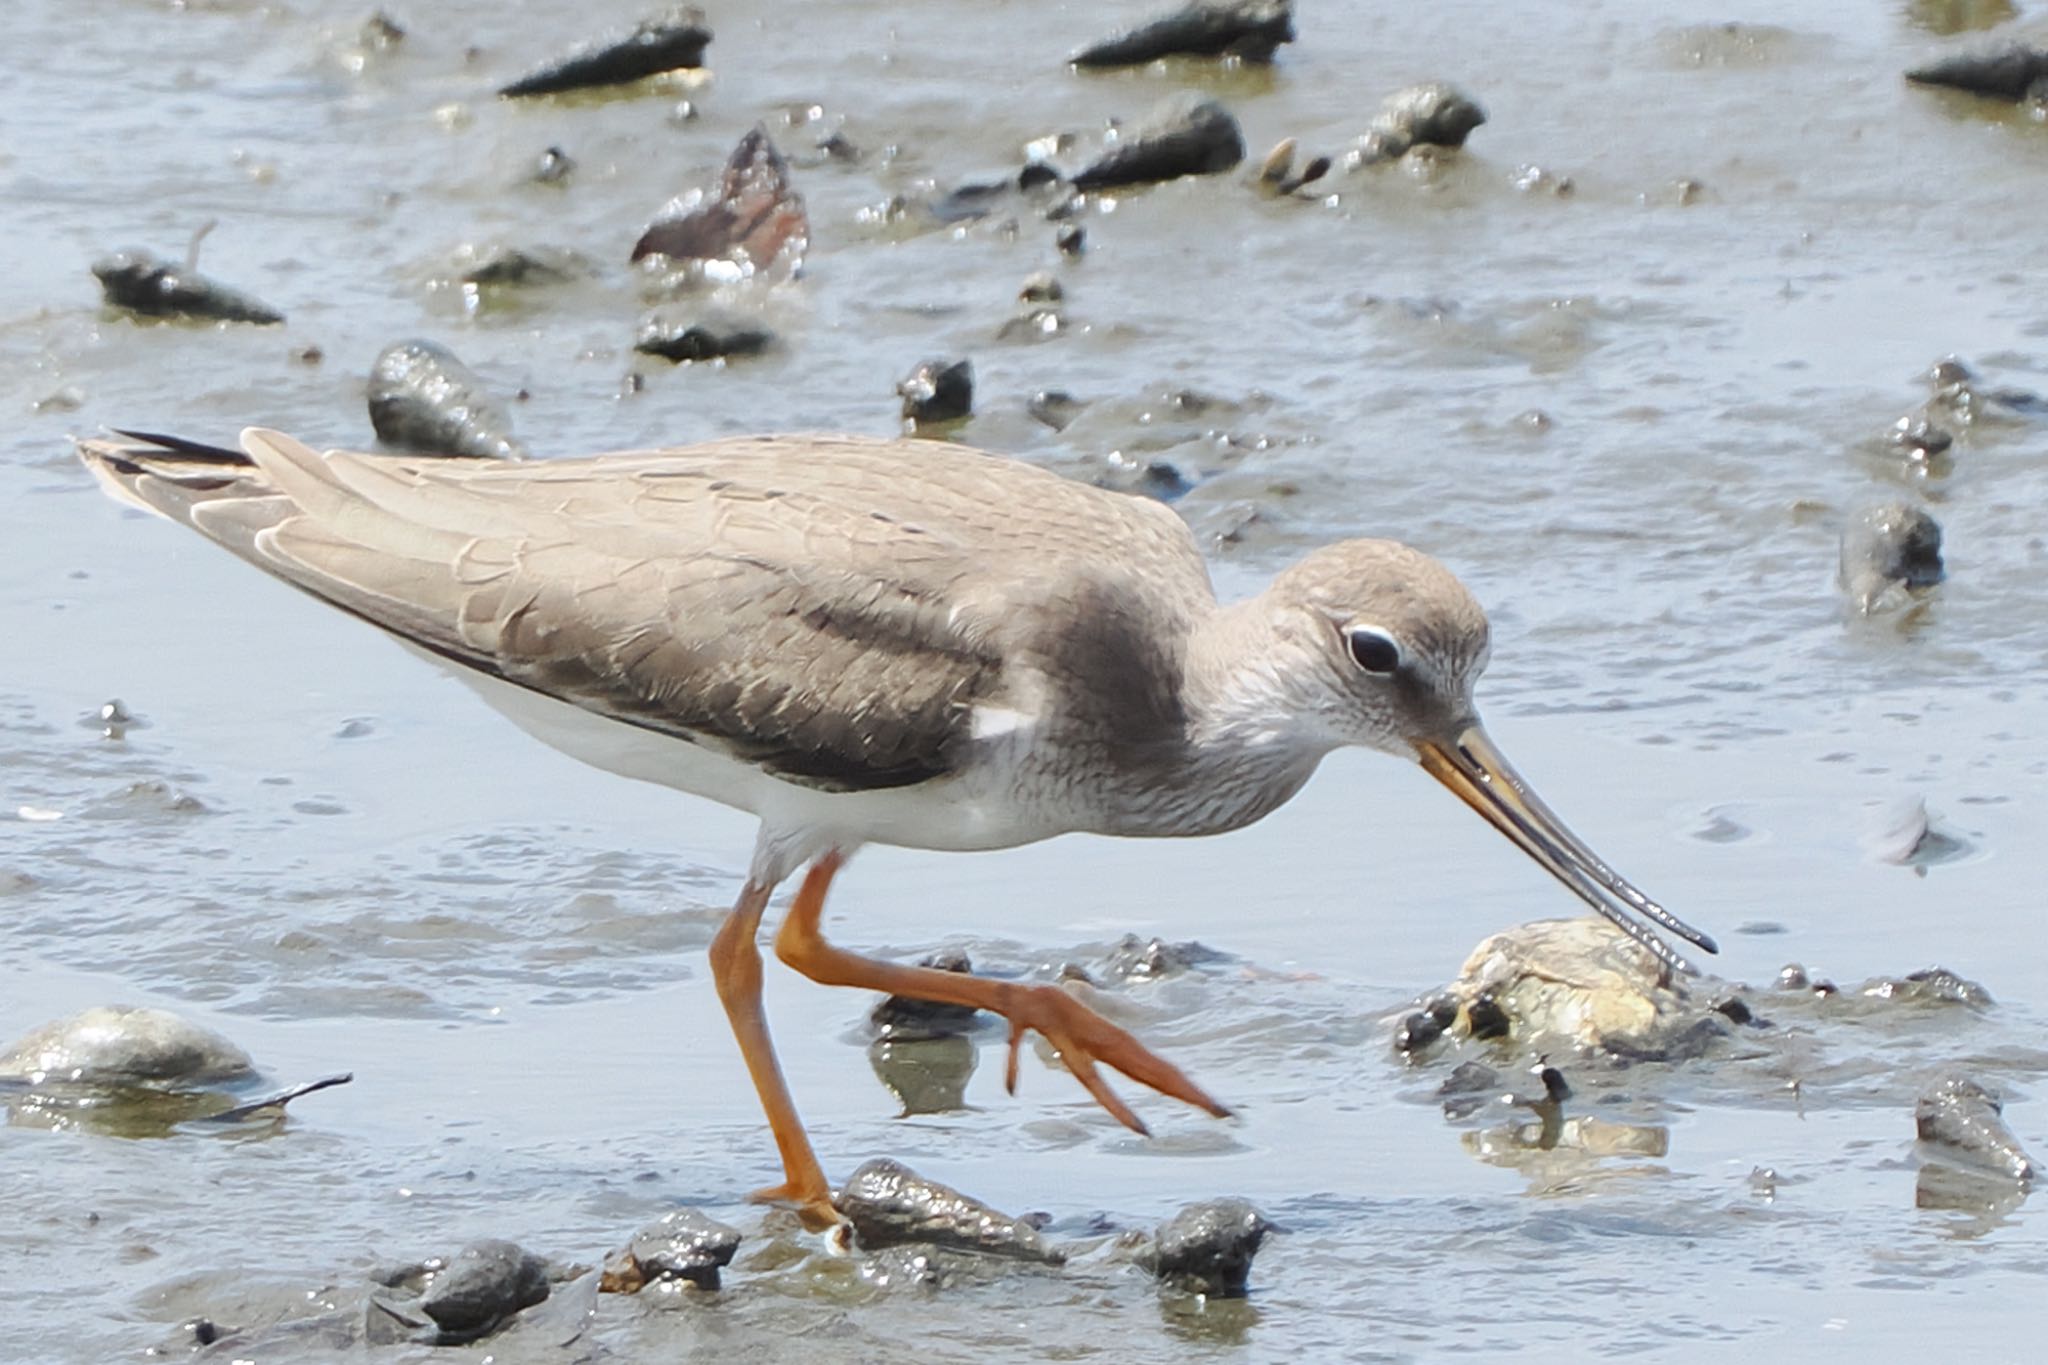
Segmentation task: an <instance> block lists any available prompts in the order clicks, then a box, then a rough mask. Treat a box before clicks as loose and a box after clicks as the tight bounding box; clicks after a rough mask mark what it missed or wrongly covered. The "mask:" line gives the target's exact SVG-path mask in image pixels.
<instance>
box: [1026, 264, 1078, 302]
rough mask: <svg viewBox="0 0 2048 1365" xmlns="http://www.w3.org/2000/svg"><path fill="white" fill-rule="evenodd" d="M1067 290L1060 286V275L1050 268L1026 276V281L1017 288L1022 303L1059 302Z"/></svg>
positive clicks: (1064, 296)
mask: <svg viewBox="0 0 2048 1365" xmlns="http://www.w3.org/2000/svg"><path fill="white" fill-rule="evenodd" d="M1066 296H1067V291H1066V290H1065V289H1064V288H1062V287H1061V286H1060V282H1059V278H1058V276H1056V275H1054V274H1053V273H1052V272H1051V271H1050V270H1039V271H1035V272H1033V273H1032V274H1029V275H1026V276H1025V277H1024V283H1023V285H1022V286H1021V287H1019V288H1018V290H1017V300H1018V302H1020V303H1059V302H1060V301H1061V300H1063V299H1065V298H1066Z"/></svg>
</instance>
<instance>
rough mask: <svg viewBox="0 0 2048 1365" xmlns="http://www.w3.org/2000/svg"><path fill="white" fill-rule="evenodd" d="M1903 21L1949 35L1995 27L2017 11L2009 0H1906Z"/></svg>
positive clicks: (1930, 31) (1929, 30) (1916, 26)
mask: <svg viewBox="0 0 2048 1365" xmlns="http://www.w3.org/2000/svg"><path fill="white" fill-rule="evenodd" d="M1905 8H1906V22H1907V23H1909V24H1911V25H1913V26H1914V27H1915V28H1924V29H1926V30H1927V31H1928V32H1929V33H1938V34H1941V35H1942V36H1943V37H1948V36H1949V35H1951V34H1956V33H1968V32H1971V31H1972V30H1974V29H1984V28H1996V27H1997V26H1998V25H2000V24H2002V23H2004V22H2005V21H2006V20H2008V19H2010V18H2012V17H2013V16H2014V15H2016V14H2018V13H2019V11H2018V10H2017V9H2015V8H2014V7H2013V3H2012V0H1906V7H1905Z"/></svg>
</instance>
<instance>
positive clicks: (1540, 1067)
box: [1533, 1062, 1572, 1104]
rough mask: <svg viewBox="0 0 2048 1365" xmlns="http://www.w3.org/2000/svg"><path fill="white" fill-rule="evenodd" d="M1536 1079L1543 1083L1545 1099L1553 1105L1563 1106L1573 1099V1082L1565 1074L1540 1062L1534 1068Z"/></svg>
mask: <svg viewBox="0 0 2048 1365" xmlns="http://www.w3.org/2000/svg"><path fill="white" fill-rule="evenodd" d="M1533 1070H1534V1071H1535V1074H1536V1079H1537V1080H1538V1081H1539V1082H1541V1083H1542V1086H1543V1098H1544V1099H1546V1100H1548V1101H1549V1102H1550V1103H1552V1104H1563V1103H1564V1102H1565V1101H1566V1100H1568V1099H1570V1098H1571V1097H1572V1087H1571V1082H1569V1081H1567V1080H1566V1079H1565V1078H1564V1073H1563V1072H1562V1071H1559V1070H1558V1069H1557V1068H1556V1067H1554V1066H1551V1065H1549V1064H1548V1063H1545V1062H1538V1063H1537V1064H1536V1066H1535V1067H1534V1068H1533Z"/></svg>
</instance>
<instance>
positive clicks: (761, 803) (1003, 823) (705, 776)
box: [414, 650, 1072, 857]
mask: <svg viewBox="0 0 2048 1365" xmlns="http://www.w3.org/2000/svg"><path fill="white" fill-rule="evenodd" d="M414 652H415V653H419V654H421V655H422V656H423V657H425V658H429V659H432V660H433V661H434V662H435V663H436V664H439V665H440V666H441V667H442V668H444V669H446V670H447V671H448V672H450V673H452V674H454V676H455V677H457V678H459V679H460V680H461V681H462V682H463V683H464V684H465V685H466V686H468V687H470V688H471V689H472V690H474V691H475V692H476V693H477V695H478V696H480V697H482V698H483V699H484V700H485V701H486V702H488V703H490V705H491V706H492V708H493V709H495V710H497V711H498V712H499V713H500V714H502V715H504V716H505V717H506V718H507V719H509V720H510V721H512V723H513V724H515V725H517V726H518V727H519V728H520V729H522V730H524V731H526V733H528V734H530V735H532V736H533V737H534V738H535V739H538V740H540V741H541V742H542V743H544V744H547V745H548V746H550V747H552V748H555V749H558V750H560V751H561V752H563V753H565V754H567V755H569V756H570V757H571V758H575V759H579V760H581V761H582V762H584V763H588V764H590V765H591V766H592V767H596V768H602V769H604V770H605V771H606V772H611V773H617V774H618V775H619V776H621V777H630V778H634V779H635V780H637V781H641V782H652V783H654V784H656V785H657V786H663V787H672V788H674V789H676V790H677V791H685V792H689V793H691V794H692V795H695V796H702V797H705V798H707V799H709V800H712V801H717V802H719V803H721V804H723V805H727V806H732V807H735V808H737V809H739V810H744V811H752V812H753V813H754V814H756V815H758V816H760V817H761V821H762V825H763V829H764V836H765V837H766V838H767V839H770V840H774V841H776V842H779V843H788V844H790V845H791V846H792V852H793V853H794V854H796V855H797V856H799V857H803V856H809V855H810V854H812V853H815V852H818V851H822V849H823V848H824V847H825V846H827V845H834V844H836V845H838V846H841V847H845V848H852V847H855V846H858V845H860V844H862V843H878V844H896V845H899V846H901V847H904V848H930V849H942V850H962V851H964V850H974V849H991V848H1011V847H1014V846H1015V845H1017V844H1028V843H1033V842H1035V841H1037V840H1039V839H1047V838H1051V837H1052V836H1054V835H1056V834H1062V833H1065V832H1066V831H1067V830H1068V829H1070V828H1072V826H1070V825H1067V824H1065V823H1064V822H1062V821H1059V820H1057V819H1048V818H1046V817H1045V816H1044V815H1043V814H1042V813H1039V812H1034V811H1033V810H1031V809H1028V808H1024V807H1020V806H1018V805H1017V804H1015V803H1013V802H1012V801H1011V800H1009V799H1006V798H1008V797H1009V796H1010V794H1011V793H1010V792H1009V790H1007V788H1008V783H1007V782H1006V781H1005V780H1004V777H1003V774H1004V772H1005V771H1006V769H1007V766H1008V765H1007V764H1004V763H1001V762H995V763H987V764H978V765H977V766H976V767H975V768H974V769H972V770H971V771H970V772H969V773H966V774H962V775H960V776H956V777H948V778H942V779H939V780H938V781H934V782H925V783H920V784H919V785H917V786H914V787H890V788H885V789H881V790H877V791H866V792H827V791H819V790H817V789H816V788H812V787H805V786H800V785H798V784H796V783H792V782H784V781H782V780H781V779H780V778H776V777H773V776H771V775H769V774H768V773H766V772H763V771H762V770H761V769H760V768H757V767H755V766H754V765H753V764H750V763H746V762H742V761H741V760H739V759H736V758H733V757H732V756H731V755H729V754H727V753H725V752H724V751H722V750H720V749H718V748H715V747H713V746H711V745H706V744H692V743H690V742H689V741H688V740H683V739H677V738H675V737H673V736H670V735H665V734H661V733H659V732H658V731H654V730H646V729H642V728H640V727H639V726H635V725H628V724H625V723H623V722H621V721H615V720H608V719H606V718H604V717H603V716H600V715H597V714H596V713H595V712H591V711H586V710H584V709H583V708H582V707H580V706H574V705H571V704H570V703H568V702H564V701H558V700H556V699H555V698H553V697H550V696H547V695H546V694H544V693H541V692H536V691H533V690H532V689H530V688H525V687H520V686H518V685H516V684H514V683H508V682H505V681H503V680H502V679H499V678H494V677H491V676H490V675H489V674H486V673H479V672H477V671H476V670H474V669H469V668H463V667H461V666H460V665H451V664H450V663H449V662H448V661H447V660H445V659H441V658H439V657H438V656H435V655H432V654H429V653H426V652H425V651H422V650H415V651H414ZM1016 738H1017V740H1018V741H1019V742H1021V741H1022V740H1023V739H1024V736H1023V735H1022V734H1021V733H1019V734H1018V735H1017V736H1016Z"/></svg>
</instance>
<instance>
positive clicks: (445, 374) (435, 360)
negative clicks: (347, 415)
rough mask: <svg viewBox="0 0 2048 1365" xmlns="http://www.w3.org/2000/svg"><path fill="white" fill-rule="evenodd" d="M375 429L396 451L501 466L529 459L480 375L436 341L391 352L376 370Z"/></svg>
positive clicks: (372, 376) (372, 391)
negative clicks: (490, 460)
mask: <svg viewBox="0 0 2048 1365" xmlns="http://www.w3.org/2000/svg"><path fill="white" fill-rule="evenodd" d="M369 404H370V425H371V426H372V427H374V428H375V429H376V432H377V439H378V440H380V441H382V442H383V443H384V444H385V445H387V446H390V447H392V448H393V449H396V450H410V451H415V452H417V453H419V454H422V455H455V456H471V457H478V458H493V459H501V460H516V459H521V458H524V456H525V455H526V447H525V446H523V445H521V444H520V443H519V441H518V440H517V438H515V437H514V436H513V435H512V418H511V415H510V414H509V413H507V412H506V411H505V409H504V408H503V407H501V406H500V405H499V404H498V402H497V400H496V399H494V398H492V397H491V395H490V394H489V392H488V391H487V390H486V389H485V388H484V382H483V380H482V379H480V378H478V377H477V374H476V372H475V371H474V370H472V369H470V368H469V366H467V365H465V364H463V363H462V361H461V360H460V359H458V358H457V357H456V355H455V353H454V352H453V351H451V350H449V349H448V348H447V347H445V346H443V345H440V344H439V343H438V342H432V341H401V342H397V343H396V344H394V345H391V346H387V347H385V348H384V350H383V352H382V353H380V354H379V355H378V357H377V363H376V364H375V365H373V366H371V368H370V386H369Z"/></svg>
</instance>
